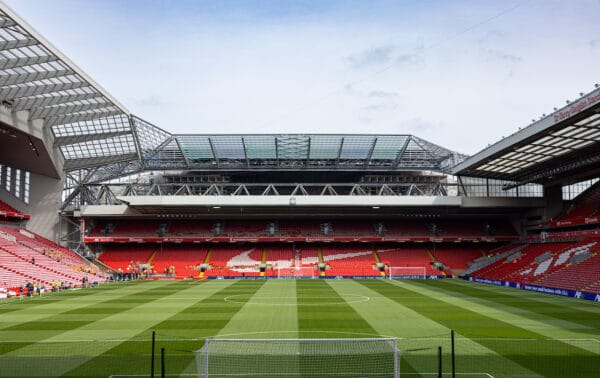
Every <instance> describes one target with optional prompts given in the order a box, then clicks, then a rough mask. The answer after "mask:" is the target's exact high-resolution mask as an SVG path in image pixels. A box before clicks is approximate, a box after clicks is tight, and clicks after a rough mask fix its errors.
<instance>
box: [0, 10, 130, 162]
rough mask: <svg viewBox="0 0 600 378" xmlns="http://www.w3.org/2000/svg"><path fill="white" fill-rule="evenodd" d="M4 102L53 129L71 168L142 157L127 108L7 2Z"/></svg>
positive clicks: (0, 62) (1, 21)
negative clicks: (23, 18) (138, 151)
mask: <svg viewBox="0 0 600 378" xmlns="http://www.w3.org/2000/svg"><path fill="white" fill-rule="evenodd" d="M0 102H1V104H2V106H3V107H4V108H6V109H8V110H9V111H10V112H11V113H12V114H16V113H18V112H26V121H27V122H29V123H31V124H33V125H36V124H41V125H43V128H44V130H45V129H47V128H51V130H52V132H53V134H54V137H55V138H54V147H58V148H60V150H61V152H62V155H63V156H64V159H65V169H66V170H68V169H72V168H77V167H80V166H86V165H89V164H90V163H91V164H96V163H106V162H113V161H123V160H127V159H131V158H132V157H134V156H135V155H136V154H137V150H136V147H135V142H134V136H133V130H132V127H131V125H130V124H129V118H128V114H129V112H128V111H127V110H126V109H125V107H124V106H123V105H121V104H120V103H119V102H118V101H117V100H115V99H114V98H113V97H112V96H111V95H110V94H109V93H108V92H107V91H105V90H104V89H103V88H102V87H100V86H99V85H98V84H97V83H96V82H95V81H94V80H92V79H91V78H90V77H89V76H88V75H86V74H85V73H84V72H83V71H82V70H81V69H79V68H78V67H77V66H76V65H75V64H74V63H73V62H71V61H70V60H69V59H68V58H67V57H66V56H64V55H63V54H62V53H61V52H60V51H59V50H58V49H56V48H55V47H54V46H53V45H52V44H50V42H48V41H47V40H46V39H45V38H44V37H42V36H41V35H40V34H39V33H37V32H36V31H35V30H34V29H33V28H32V27H31V26H29V25H28V24H27V23H26V22H25V21H23V20H22V19H21V18H20V17H19V16H18V15H16V14H15V13H14V12H13V11H12V10H11V9H10V8H9V7H8V6H6V5H5V4H4V3H2V2H0ZM36 122H37V123H36Z"/></svg>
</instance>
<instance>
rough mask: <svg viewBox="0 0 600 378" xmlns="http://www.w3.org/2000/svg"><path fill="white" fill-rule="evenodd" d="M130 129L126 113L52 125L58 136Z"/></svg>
mask: <svg viewBox="0 0 600 378" xmlns="http://www.w3.org/2000/svg"><path fill="white" fill-rule="evenodd" d="M130 129H131V127H130V126H129V119H128V118H127V116H126V115H125V114H123V115H117V116H112V117H105V118H98V119H94V120H91V121H81V122H74V123H69V124H66V125H58V126H53V127H52V131H54V135H55V136H57V137H62V136H80V135H84V134H101V133H110V132H117V131H127V130H130Z"/></svg>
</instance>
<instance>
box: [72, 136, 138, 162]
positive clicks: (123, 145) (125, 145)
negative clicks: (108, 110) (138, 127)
mask: <svg viewBox="0 0 600 378" xmlns="http://www.w3.org/2000/svg"><path fill="white" fill-rule="evenodd" d="M61 150H62V152H63V155H64V157H65V159H84V158H92V157H105V156H113V155H125V154H129V153H134V152H136V149H135V142H134V140H133V136H132V135H131V134H129V135H121V136H117V137H114V138H106V139H100V140H92V141H87V142H82V143H76V144H68V145H65V146H61Z"/></svg>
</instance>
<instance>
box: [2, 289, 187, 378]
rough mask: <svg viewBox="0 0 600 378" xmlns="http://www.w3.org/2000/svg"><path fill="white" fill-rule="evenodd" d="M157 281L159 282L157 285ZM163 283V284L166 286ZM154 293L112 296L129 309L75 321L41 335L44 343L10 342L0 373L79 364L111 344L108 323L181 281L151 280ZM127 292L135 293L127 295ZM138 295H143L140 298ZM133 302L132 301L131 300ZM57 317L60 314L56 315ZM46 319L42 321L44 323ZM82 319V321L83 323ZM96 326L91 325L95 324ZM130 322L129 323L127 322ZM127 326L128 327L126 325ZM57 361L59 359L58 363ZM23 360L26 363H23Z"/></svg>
mask: <svg viewBox="0 0 600 378" xmlns="http://www.w3.org/2000/svg"><path fill="white" fill-rule="evenodd" d="M158 285H160V286H158ZM165 285H166V287H165ZM151 286H152V285H151V284H147V285H146V286H145V287H146V289H149V288H150V287H151ZM153 286H155V287H156V289H157V290H156V293H154V294H153V295H152V296H147V295H146V296H144V294H143V293H135V294H129V295H126V296H124V297H119V298H116V299H113V300H127V302H125V303H130V306H129V310H124V311H123V312H121V313H118V314H113V315H110V316H104V317H102V318H101V319H99V320H89V321H87V322H74V324H73V326H72V327H71V328H68V327H65V329H64V330H61V331H62V332H55V334H54V335H53V336H52V337H46V338H44V341H45V342H44V343H39V342H38V343H33V342H26V343H10V344H7V345H10V346H11V347H13V346H15V345H16V346H17V347H18V348H14V347H13V348H12V349H13V350H11V351H9V352H5V353H4V354H3V355H2V356H1V357H0V358H1V361H2V365H3V373H7V374H9V376H35V374H36V373H40V372H43V373H44V376H60V375H62V374H63V373H64V372H66V371H68V370H69V369H71V368H73V367H75V366H77V365H79V364H82V363H83V362H85V361H86V360H89V359H90V358H92V357H93V356H94V355H95V354H98V353H101V352H102V350H103V349H106V348H110V347H111V346H113V345H114V343H111V342H107V341H102V339H105V338H110V337H111V336H113V338H117V337H116V333H115V334H111V333H110V329H111V327H114V326H115V324H114V321H115V320H117V321H118V319H120V318H123V317H126V316H127V313H131V312H135V311H137V310H138V308H139V307H144V305H147V304H148V303H151V302H152V301H155V300H159V299H160V298H162V297H164V296H167V295H172V294H174V293H176V292H177V291H179V290H181V289H182V286H181V284H180V283H168V284H164V283H163V284H154V285H153ZM130 296H134V297H133V298H130ZM140 296H142V297H144V298H143V299H140ZM132 302H133V303H132ZM57 317H60V315H57ZM45 323H46V322H44V324H45ZM82 323H85V324H82ZM97 323H98V324H101V326H98V330H96V329H94V327H95V324H97ZM30 324H32V325H36V322H32V323H30ZM129 326H131V323H129ZM36 327H37V328H34V330H33V331H36V330H37V331H40V330H41V328H40V327H43V324H37V325H36ZM127 328H129V327H127ZM128 331H129V330H128V329H126V328H122V329H120V330H118V334H119V335H120V336H121V338H122V337H127V336H128V335H127V332H128ZM82 338H83V339H88V338H91V339H94V338H95V339H97V340H99V341H96V342H89V343H70V342H69V341H70V340H80V339H82ZM51 353H52V354H59V355H62V356H63V358H62V359H61V358H60V357H54V358H53V359H48V358H46V357H45V356H46V355H48V354H51ZM58 361H60V363H57V362H58ZM24 362H26V364H24Z"/></svg>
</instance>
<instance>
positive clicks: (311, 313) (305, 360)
mask: <svg viewBox="0 0 600 378" xmlns="http://www.w3.org/2000/svg"><path fill="white" fill-rule="evenodd" d="M296 288H297V294H296V297H297V303H298V330H299V334H300V337H301V338H320V337H325V338H364V337H367V338H369V337H377V335H379V334H378V333H377V331H376V330H375V329H374V328H373V327H372V326H371V325H370V324H369V322H367V320H365V319H364V318H363V317H362V316H361V315H360V314H359V313H358V312H356V310H355V309H354V308H353V307H352V306H350V305H349V304H348V303H346V299H345V298H344V297H342V296H341V295H340V294H338V292H337V291H336V290H334V289H333V288H332V287H331V286H330V285H329V284H328V283H327V282H325V281H324V280H298V281H297V282H296ZM369 335H370V336H369ZM345 358H350V359H352V357H345ZM360 358H363V357H362V356H356V359H360ZM338 360H339V361H343V360H344V357H342V356H340V357H338V358H337V359H336V358H333V359H332V361H330V362H328V361H327V360H326V359H321V361H320V362H321V363H322V364H323V365H325V366H329V367H330V368H332V367H334V366H339V365H338V364H339V363H340V362H339V361H338ZM311 364H312V362H311V357H310V356H309V357H301V358H300V360H299V369H300V373H301V374H302V376H304V375H309V373H311V372H312V369H311V366H312V365H311ZM342 364H343V362H342ZM382 368H383V369H384V370H385V369H386V368H387V369H389V366H387V367H382ZM401 370H402V371H403V372H405V373H415V370H414V368H413V367H412V366H411V365H410V364H409V363H408V361H403V363H401ZM370 373H372V372H370ZM309 376H315V375H309Z"/></svg>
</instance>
